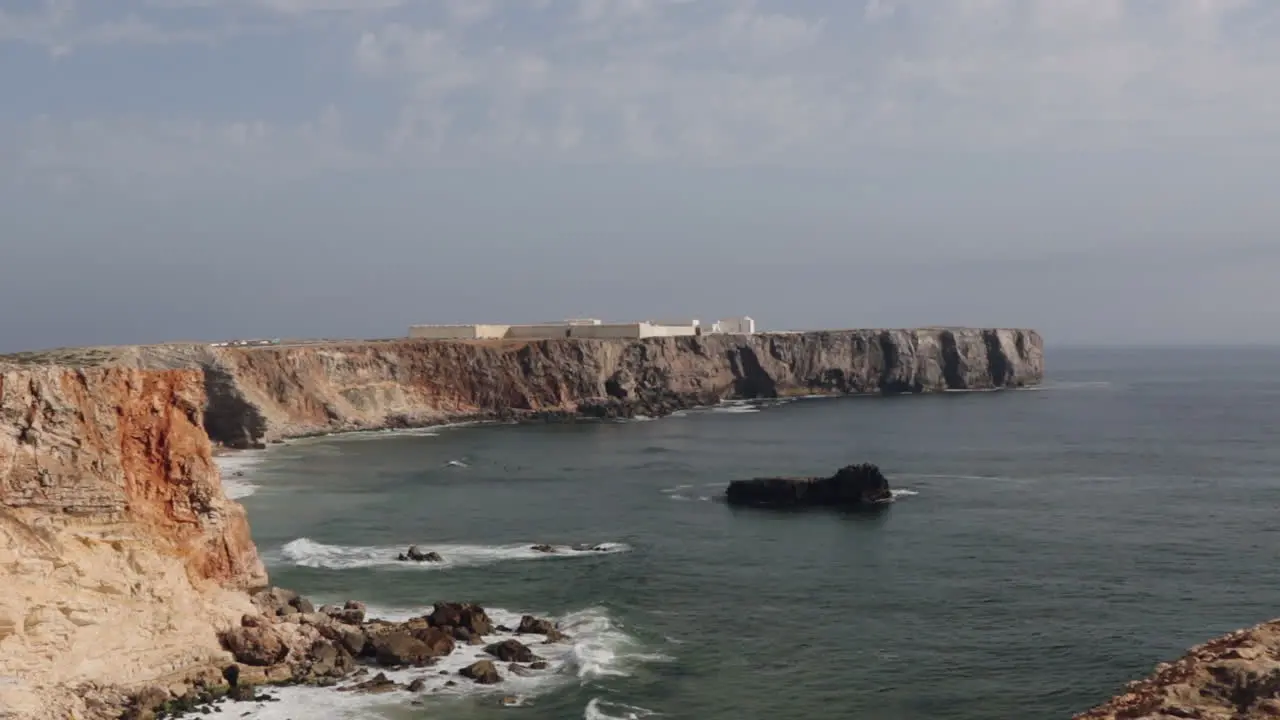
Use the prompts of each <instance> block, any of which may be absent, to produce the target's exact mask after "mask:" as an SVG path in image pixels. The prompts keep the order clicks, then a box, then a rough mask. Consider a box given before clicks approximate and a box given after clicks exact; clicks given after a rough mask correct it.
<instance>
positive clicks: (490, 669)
mask: <svg viewBox="0 0 1280 720" xmlns="http://www.w3.org/2000/svg"><path fill="white" fill-rule="evenodd" d="M458 674H459V675H461V676H462V677H465V678H470V679H471V680H474V681H475V682H477V683H480V684H481V685H493V684H494V683H498V682H501V681H502V676H501V675H499V674H498V668H496V667H494V665H493V661H492V660H480V661H479V662H475V663H472V664H471V665H468V666H466V667H464V668H462V669H461V670H459V671H458Z"/></svg>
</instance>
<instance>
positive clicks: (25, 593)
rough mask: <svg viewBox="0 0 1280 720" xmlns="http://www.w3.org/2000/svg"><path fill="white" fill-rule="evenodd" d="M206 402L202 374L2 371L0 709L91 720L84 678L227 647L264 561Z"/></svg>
mask: <svg viewBox="0 0 1280 720" xmlns="http://www.w3.org/2000/svg"><path fill="white" fill-rule="evenodd" d="M205 404H206V399H205V394H204V383H203V376H202V374H201V372H199V371H198V370H185V371H164V372H146V371H139V370H132V369H125V368H88V369H68V368H58V367H41V368H25V369H13V368H10V369H7V370H0V708H3V709H5V710H6V711H8V712H9V713H11V714H12V715H13V716H16V717H28V716H30V717H58V718H67V717H70V716H71V715H70V713H72V712H75V713H77V714H78V715H77V716H78V717H82V718H84V717H94V716H95V709H94V702H95V698H96V697H97V696H96V695H95V692H94V691H93V690H92V686H91V684H96V685H103V686H105V685H112V686H117V685H118V686H128V685H133V684H137V683H147V682H153V683H161V684H163V683H164V682H166V679H167V678H169V677H170V676H172V675H174V674H176V673H181V672H183V671H184V670H186V669H189V668H193V667H199V666H203V665H209V664H216V663H219V662H223V661H225V660H226V659H228V658H229V655H228V654H227V653H226V652H225V651H224V650H223V649H222V647H221V645H220V643H219V640H218V633H219V632H220V631H221V630H224V629H226V628H228V627H232V626H234V625H236V624H238V622H239V619H240V617H241V616H242V615H243V614H245V613H247V612H251V611H252V610H253V607H252V605H251V604H250V602H249V600H248V596H247V595H246V594H245V593H244V592H243V590H244V589H247V588H252V587H255V586H258V585H261V584H265V582H266V573H265V571H264V569H263V566H262V563H261V562H260V560H259V558H258V554H257V550H256V549H255V548H254V545H253V542H252V540H251V538H250V535H249V527H248V524H247V522H246V520H245V514H244V510H243V508H241V506H240V505H238V504H236V503H233V502H230V501H228V500H227V499H226V498H225V496H224V495H223V493H222V488H221V482H220V480H219V477H218V472H217V469H216V468H215V467H214V465H213V463H212V461H211V457H210V449H211V448H210V443H209V438H208V436H207V435H206V434H205V432H204V430H203V429H202V413H203V410H204V407H205ZM104 702H105V701H104ZM103 707H106V706H105V705H104V706H103ZM99 710H100V711H103V712H105V710H102V708H99Z"/></svg>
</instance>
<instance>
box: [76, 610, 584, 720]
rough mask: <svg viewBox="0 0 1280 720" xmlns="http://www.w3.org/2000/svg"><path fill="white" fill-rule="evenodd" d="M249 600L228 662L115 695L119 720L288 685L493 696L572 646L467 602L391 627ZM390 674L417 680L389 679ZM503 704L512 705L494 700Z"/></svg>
mask: <svg viewBox="0 0 1280 720" xmlns="http://www.w3.org/2000/svg"><path fill="white" fill-rule="evenodd" d="M252 601H253V605H254V608H255V610H256V612H255V613H252V614H245V615H244V616H243V617H242V618H241V620H240V624H239V626H238V627H234V628H230V629H228V630H225V631H223V632H222V633H221V634H220V637H219V639H220V641H221V643H222V646H223V648H224V649H225V650H226V651H227V652H228V653H229V654H230V656H231V657H232V658H233V659H234V662H232V663H228V664H222V665H211V666H207V667H203V668H198V669H196V670H194V671H193V672H191V673H189V674H188V675H187V676H186V677H185V678H183V679H181V680H179V681H177V682H173V683H169V684H167V685H150V686H147V687H144V688H141V689H138V690H135V691H133V692H131V693H129V694H127V695H118V696H117V697H116V698H115V699H114V704H115V705H116V708H115V711H116V712H118V716H119V717H121V718H123V719H124V720H161V719H162V718H179V717H186V716H188V715H197V714H207V712H208V711H209V710H211V709H212V708H214V707H216V706H218V705H220V704H223V703H227V702H271V701H272V699H273V697H272V696H271V695H270V691H269V689H270V688H279V687H287V686H297V685H302V686H309V687H317V688H331V689H332V690H333V691H334V692H351V693H368V694H381V693H388V692H398V691H399V692H406V693H428V692H440V691H441V690H442V689H447V688H450V687H453V686H457V685H461V684H471V685H481V686H494V689H495V690H497V691H499V693H500V691H501V683H502V682H503V681H504V679H506V677H510V676H520V677H532V676H538V675H549V674H551V673H554V672H555V668H553V667H552V665H551V664H550V663H549V662H548V661H547V660H546V659H544V658H543V657H541V656H539V654H538V651H539V648H541V647H544V646H547V645H556V644H565V643H568V642H570V641H571V638H569V637H568V636H567V635H565V634H564V633H563V632H562V631H561V629H560V628H558V627H557V625H556V623H555V622H553V621H551V620H548V619H545V618H538V617H534V616H532V615H525V616H523V617H521V619H520V622H519V624H518V625H517V626H516V627H514V628H512V627H506V626H503V625H499V624H497V623H496V622H495V621H494V620H493V619H492V618H491V617H490V616H489V614H488V613H487V612H486V611H485V610H484V608H482V607H480V606H479V605H475V604H472V603H454V602H437V603H435V604H434V605H433V606H432V610H431V612H430V613H427V614H424V615H422V616H420V617H415V618H412V619H409V620H406V621H402V622H395V621H388V620H380V619H376V618H368V617H366V609H365V606H364V605H363V604H362V603H359V602H356V601H349V602H346V603H344V604H342V605H328V606H323V607H320V608H317V607H315V606H314V605H313V604H312V603H311V602H310V601H309V600H307V599H306V598H304V597H302V596H300V595H298V594H297V593H296V592H293V591H290V590H285V589H282V588H270V589H267V590H262V591H259V592H257V593H255V594H253V596H252ZM451 656H452V657H453V658H455V659H457V658H458V657H459V656H463V657H464V660H463V662H464V663H465V664H463V665H462V666H461V667H460V668H459V669H457V670H443V669H439V668H438V666H439V665H440V663H441V661H442V660H444V659H446V658H450V657H451ZM396 671H410V672H411V674H414V675H417V677H414V678H412V679H409V680H407V681H397V680H395V679H392V678H391V677H388V675H387V673H389V672H390V673H395V672H396ZM442 677H444V678H448V679H447V680H445V681H444V683H443V684H440V683H437V682H432V681H435V680H438V679H439V678H442ZM429 682H432V684H433V685H434V687H432V688H431V689H430V690H428V683H429ZM502 702H505V703H508V704H509V703H511V702H514V698H512V697H510V696H506V697H502ZM111 705H112V699H111V698H109V697H101V696H100V697H99V707H98V708H97V709H98V710H101V711H103V712H104V713H105V714H107V715H111V714H112V708H111Z"/></svg>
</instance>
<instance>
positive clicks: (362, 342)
mask: <svg viewBox="0 0 1280 720" xmlns="http://www.w3.org/2000/svg"><path fill="white" fill-rule="evenodd" d="M987 330H1005V331H1010V332H1023V333H1031V334H1035V335H1038V333H1036V331H1034V330H1031V329H1028V328H978V327H955V326H928V327H919V328H838V329H836V328H833V329H823V330H795V331H766V332H757V333H756V334H755V335H754V336H753V337H788V336H796V335H801V336H812V335H832V334H836V335H839V334H849V335H854V334H879V333H885V332H892V333H921V332H923V333H940V332H953V333H958V332H983V331H987ZM702 337H704V338H707V337H717V336H713V335H704V336H702ZM720 337H735V336H720ZM672 339H673V338H645V339H617V340H600V339H581V338H572V339H561V338H552V339H547V340H527V339H521V340H431V339H410V338H406V337H397V338H377V339H359V338H345V339H344V338H320V339H303V338H297V339H288V340H284V341H282V342H280V343H278V344H269V345H238V346H237V345H233V346H218V345H214V344H213V342H199V341H184V342H168V343H153V344H144V345H98V346H85V347H61V348H48V349H42V350H27V351H22V352H16V353H8V354H0V370H5V369H13V368H17V367H25V366H32V365H59V366H65V367H101V366H105V365H111V366H122V367H135V368H151V369H170V368H172V369H177V368H184V367H192V366H194V365H199V364H200V363H201V361H202V360H208V359H210V355H211V354H212V353H213V352H214V351H217V350H224V351H225V350H231V351H237V352H262V351H271V350H278V349H282V348H299V347H308V348H314V349H324V348H333V349H349V348H352V347H369V346H386V345H396V344H400V343H411V344H414V345H417V344H424V343H425V344H442V343H462V344H466V345H472V346H477V347H492V348H504V349H511V350H518V349H520V348H523V347H526V346H528V345H529V344H531V343H538V342H557V343H562V342H569V343H580V342H589V343H634V342H645V343H649V342H658V343H661V342H664V341H669V340H672Z"/></svg>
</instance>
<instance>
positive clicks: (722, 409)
mask: <svg viewBox="0 0 1280 720" xmlns="http://www.w3.org/2000/svg"><path fill="white" fill-rule="evenodd" d="M711 412H713V413H721V414H724V415H746V414H749V413H758V412H760V408H758V407H755V406H754V405H747V404H745V403H737V402H731V403H725V404H723V405H717V406H715V407H713V408H711Z"/></svg>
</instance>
